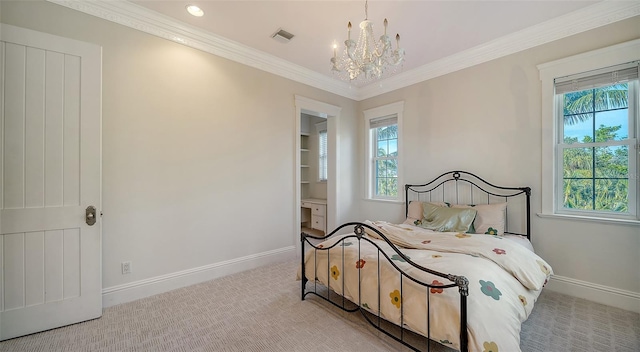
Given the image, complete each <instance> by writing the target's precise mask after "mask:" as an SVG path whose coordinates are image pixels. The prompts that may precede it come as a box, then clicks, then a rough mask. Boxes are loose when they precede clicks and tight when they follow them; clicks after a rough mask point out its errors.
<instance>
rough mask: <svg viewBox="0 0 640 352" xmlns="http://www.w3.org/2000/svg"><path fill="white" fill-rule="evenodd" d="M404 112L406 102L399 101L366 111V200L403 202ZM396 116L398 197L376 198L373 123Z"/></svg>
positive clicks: (375, 147) (375, 148)
mask: <svg viewBox="0 0 640 352" xmlns="http://www.w3.org/2000/svg"><path fill="white" fill-rule="evenodd" d="M403 112H404V101H399V102H396V103H392V104H388V105H383V106H380V107H377V108H373V109H368V110H365V111H364V119H365V124H364V125H365V126H364V135H365V153H364V154H365V182H364V183H365V193H364V194H365V199H369V200H378V201H387V202H402V201H403V198H404V182H403V174H404V172H403V169H404V164H403V158H404V153H403V148H402V145H403V144H404V141H403V134H402V120H403ZM393 115H395V116H396V118H397V124H398V159H397V160H398V178H397V180H398V195H397V196H396V197H386V196H376V194H375V185H376V182H375V181H376V178H375V176H376V175H375V162H374V160H375V156H376V153H375V151H376V150H377V145H376V146H374V145H373V143H374V141H375V138H374V137H373V135H372V130H371V121H375V120H376V119H379V118H383V117H387V116H393Z"/></svg>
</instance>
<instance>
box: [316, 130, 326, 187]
mask: <svg viewBox="0 0 640 352" xmlns="http://www.w3.org/2000/svg"><path fill="white" fill-rule="evenodd" d="M316 130H317V131H318V182H327V175H328V170H327V168H328V166H329V163H328V156H329V153H328V144H329V143H328V138H329V135H328V134H327V122H326V121H325V122H320V123H317V124H316ZM323 134H324V139H325V141H324V150H323V148H322V135H323Z"/></svg>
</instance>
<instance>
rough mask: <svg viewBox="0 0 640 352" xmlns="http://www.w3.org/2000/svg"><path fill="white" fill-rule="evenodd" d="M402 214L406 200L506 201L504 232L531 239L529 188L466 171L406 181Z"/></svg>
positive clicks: (456, 202)
mask: <svg viewBox="0 0 640 352" xmlns="http://www.w3.org/2000/svg"><path fill="white" fill-rule="evenodd" d="M404 191H405V200H406V203H405V215H407V214H408V213H409V203H410V202H412V201H421V202H431V201H434V202H435V201H438V202H447V203H452V204H493V203H498V202H500V203H502V202H506V203H507V219H506V221H505V233H508V234H512V235H520V236H526V237H527V239H529V240H531V188H530V187H505V186H496V185H494V184H492V183H489V182H487V181H485V180H483V179H482V178H480V177H478V176H476V175H474V174H472V173H470V172H466V171H449V172H445V173H444V174H442V175H440V176H438V177H436V178H435V179H433V180H432V181H430V182H428V183H425V184H416V185H411V184H406V185H405V186H404Z"/></svg>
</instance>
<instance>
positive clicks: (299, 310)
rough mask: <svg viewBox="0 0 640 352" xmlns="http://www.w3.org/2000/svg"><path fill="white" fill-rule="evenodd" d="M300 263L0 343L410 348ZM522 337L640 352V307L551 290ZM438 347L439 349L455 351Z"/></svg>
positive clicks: (33, 350) (527, 343)
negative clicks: (331, 300)
mask: <svg viewBox="0 0 640 352" xmlns="http://www.w3.org/2000/svg"><path fill="white" fill-rule="evenodd" d="M297 265H298V262H297V261H287V262H282V263H277V264H271V265H267V266H264V267H260V268H257V269H254V270H249V271H246V272H242V273H238V274H234V275H230V276H227V277H223V278H219V279H216V280H212V281H208V282H204V283H201V284H197V285H193V286H189V287H185V288H181V289H178V290H174V291H171V292H166V293H163V294H159V295H155V296H152V297H148V298H144V299H140V300H137V301H134V302H130V303H125V304H121V305H118V306H114V307H109V308H106V309H105V310H104V314H103V316H102V317H101V318H99V319H95V320H91V321H87V322H84V323H79V324H74V325H70V326H66V327H62V328H58V329H53V330H49V331H45V332H41V333H37V334H33V335H29V336H25V337H21V338H16V339H12V340H8V341H4V342H0V351H3V352H5V351H6V352H9V351H11V352H21V351H29V352H38V351H42V352H45V351H46V352H49V351H51V352H54V351H145V352H146V351H154V352H156V351H157V352H165V351H166V352H169V351H171V352H173V351H176V352H177V351H185V352H186V351H189V352H190V351H225V352H226V351H354V352H356V351H363V352H364V351H367V352H368V351H408V349H407V348H406V347H404V346H402V345H400V344H399V343H397V342H396V341H394V340H392V339H391V338H389V337H387V336H386V335H384V334H383V333H381V332H378V331H377V330H375V329H374V328H372V327H371V326H369V324H368V323H367V322H365V321H364V319H363V318H362V317H361V315H360V314H359V313H346V312H343V311H341V310H340V309H338V308H336V307H333V306H331V305H329V304H328V303H327V302H324V301H322V300H320V299H317V298H308V299H307V300H305V301H301V300H300V281H295V280H294V277H295V272H296V270H297ZM521 338H522V343H521V348H522V351H523V352H555V351H558V352H560V351H562V352H564V351H587V352H589V351H593V352H596V351H597V352H601V351H625V352H627V351H628V352H637V351H640V314H637V313H633V312H628V311H624V310H621V309H617V308H612V307H608V306H604V305H601V304H596V303H593V302H589V301H586V300H583V299H578V298H574V297H570V296H566V295H562V294H559V293H555V292H551V291H548V290H545V291H543V293H542V295H541V296H540V299H539V300H538V302H537V303H536V306H535V308H534V310H533V313H532V314H531V316H530V317H529V319H528V320H527V321H526V322H525V323H524V324H523V327H522V334H521ZM439 346H440V345H438V344H432V348H431V350H432V351H436V352H438V351H445V350H446V349H445V348H444V347H439ZM502 352H509V351H502Z"/></svg>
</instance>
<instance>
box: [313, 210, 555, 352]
mask: <svg viewBox="0 0 640 352" xmlns="http://www.w3.org/2000/svg"><path fill="white" fill-rule="evenodd" d="M366 223H367V224H369V225H371V226H373V227H375V228H377V229H378V230H380V231H381V232H382V233H383V234H385V236H387V238H389V240H391V241H392V242H394V244H396V245H397V246H400V247H404V248H401V250H402V253H403V254H405V255H406V256H408V257H409V258H410V260H411V261H413V262H415V263H417V264H419V265H422V266H424V267H426V268H429V269H432V270H436V271H439V272H442V273H450V274H454V275H463V276H465V277H466V278H467V279H468V280H469V296H468V298H467V307H468V309H467V314H468V319H467V322H468V330H469V350H470V351H508V352H512V351H513V352H515V351H520V327H521V323H522V322H523V321H525V320H526V319H527V317H528V316H529V314H530V313H531V310H532V309H533V304H534V302H535V301H536V299H537V298H538V296H539V295H540V290H541V289H542V287H543V286H544V284H545V283H546V281H547V279H548V278H549V276H550V275H551V274H552V270H551V267H550V266H549V264H547V263H546V262H545V261H544V260H542V258H540V257H539V256H538V255H536V254H535V253H533V252H532V251H530V250H529V249H527V248H525V247H524V246H522V245H520V244H519V243H516V242H514V241H510V240H508V239H505V238H503V237H499V236H490V235H484V234H458V233H442V232H433V231H430V230H425V229H422V228H419V227H415V226H411V225H404V224H402V225H396V224H390V223H386V222H366ZM367 234H368V235H369V236H368V237H369V238H370V239H371V240H372V241H373V242H375V243H376V244H377V245H378V246H379V247H380V248H382V249H383V250H384V251H385V253H387V255H388V256H389V257H390V258H391V259H392V261H393V263H394V264H396V265H397V266H398V267H400V268H401V269H402V270H403V271H404V272H405V273H406V274H407V275H409V276H412V277H414V278H416V279H419V280H421V281H423V282H428V283H433V284H436V285H438V284H439V285H442V284H445V285H446V284H450V283H451V282H450V281H448V280H447V279H443V278H441V277H438V276H435V275H431V274H428V273H425V272H422V271H420V270H418V269H416V268H414V267H412V266H411V265H410V264H409V263H407V262H406V261H404V260H403V259H402V258H401V257H400V256H398V255H397V254H396V253H395V252H394V251H393V250H392V249H391V247H390V246H389V245H387V244H386V242H384V241H382V240H379V239H376V238H375V237H377V236H376V235H375V233H374V232H373V231H367ZM344 237H345V236H344V235H343V236H336V237H335V238H331V239H329V240H327V241H325V242H323V243H321V244H319V246H320V247H321V248H328V247H330V246H331V245H333V244H335V243H336V242H338V241H340V240H341V239H342V238H344ZM360 246H361V255H360V258H358V251H357V249H358V240H357V239H356V238H349V239H346V240H344V243H339V244H338V245H337V246H336V247H333V248H332V249H330V250H328V251H327V250H317V251H316V250H313V249H312V250H309V251H307V253H306V255H305V274H306V277H307V278H308V279H309V280H310V281H313V280H314V278H317V279H318V280H319V281H320V282H322V283H324V284H325V285H328V286H329V287H330V288H331V289H332V290H334V291H335V292H337V293H339V294H342V295H343V296H345V297H346V298H348V299H349V300H351V301H353V302H355V303H358V302H359V301H358V297H359V295H358V271H361V273H360V274H361V278H360V281H361V283H362V285H361V287H362V292H361V296H360V299H361V301H360V305H361V306H362V307H364V308H365V309H367V310H369V311H371V312H372V313H374V314H377V312H378V310H380V314H381V316H382V317H383V318H385V319H386V320H389V321H391V322H394V323H396V324H398V325H399V324H400V315H401V311H402V312H403V314H404V318H403V323H404V325H405V327H407V328H409V329H411V330H413V331H415V332H418V333H420V334H422V335H424V336H427V305H429V304H430V305H431V309H430V315H431V316H430V319H431V320H430V321H431V327H430V336H431V339H432V340H434V341H439V342H440V343H442V344H444V345H447V346H449V347H452V348H455V349H459V346H460V345H459V334H460V321H459V316H460V313H459V310H460V296H459V293H458V289H457V288H455V287H454V288H449V289H444V290H442V289H440V290H438V289H435V288H432V289H428V288H426V287H423V286H420V285H418V284H415V283H414V282H413V281H411V280H409V279H407V278H406V277H404V278H403V279H402V287H401V283H400V275H399V273H398V271H397V270H396V269H395V268H393V267H392V266H391V265H390V264H389V262H388V260H387V259H386V258H384V256H383V255H378V251H377V249H376V248H375V247H374V246H373V245H371V244H370V243H368V242H366V241H361V243H360ZM314 252H315V254H314ZM343 253H344V258H343ZM327 258H328V259H329V268H330V270H329V272H328V273H327ZM378 258H380V262H379V263H378ZM316 263H317V266H318V270H316V268H315V265H316ZM378 267H380V281H381V284H380V293H378ZM436 281H437V282H436ZM343 283H344V288H343ZM400 291H402V297H400ZM427 291H429V292H427ZM378 295H379V296H380V303H379V302H378Z"/></svg>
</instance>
